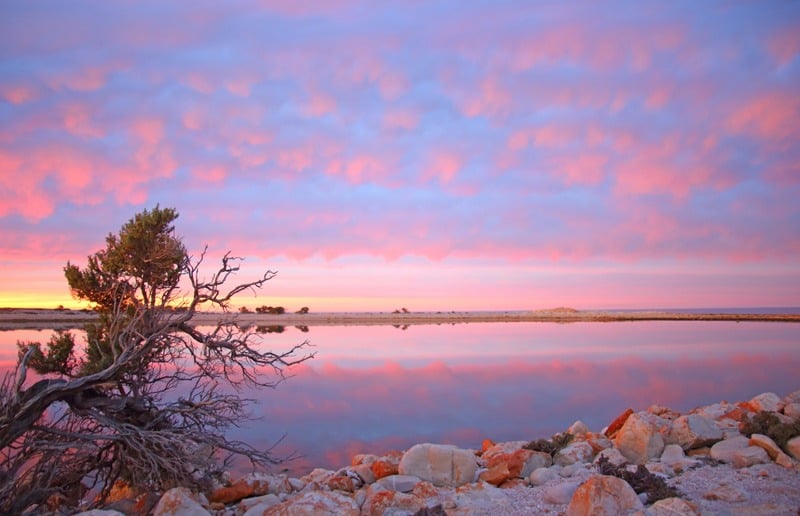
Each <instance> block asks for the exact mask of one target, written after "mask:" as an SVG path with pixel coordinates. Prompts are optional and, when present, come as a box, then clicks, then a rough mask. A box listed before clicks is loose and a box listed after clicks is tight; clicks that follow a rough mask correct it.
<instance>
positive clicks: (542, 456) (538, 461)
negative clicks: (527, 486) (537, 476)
mask: <svg viewBox="0 0 800 516" xmlns="http://www.w3.org/2000/svg"><path fill="white" fill-rule="evenodd" d="M552 464H553V457H551V456H550V454H549V453H545V452H539V451H531V454H530V455H529V456H528V459H527V460H526V461H525V464H524V465H523V466H522V471H521V472H520V474H519V476H520V477H522V478H526V477H528V476H530V474H531V473H533V471H534V470H537V469H539V468H548V467H550V466H552Z"/></svg>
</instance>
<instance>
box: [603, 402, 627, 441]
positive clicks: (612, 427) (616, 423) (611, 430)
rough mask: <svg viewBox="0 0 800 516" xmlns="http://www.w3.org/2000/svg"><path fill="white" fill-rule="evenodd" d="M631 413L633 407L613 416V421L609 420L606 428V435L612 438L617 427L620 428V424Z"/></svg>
mask: <svg viewBox="0 0 800 516" xmlns="http://www.w3.org/2000/svg"><path fill="white" fill-rule="evenodd" d="M631 414H633V409H631V408H629V409H626V410H625V412H623V413H622V414H620V415H619V416H617V417H616V418H614V421H612V422H611V424H610V425H608V427H607V428H606V431H605V434H606V436H607V437H609V438H611V439H613V438H614V436H615V435H617V432H619V429H620V428H622V425H624V424H625V422H626V421H627V420H628V418H629V417H630V416H631Z"/></svg>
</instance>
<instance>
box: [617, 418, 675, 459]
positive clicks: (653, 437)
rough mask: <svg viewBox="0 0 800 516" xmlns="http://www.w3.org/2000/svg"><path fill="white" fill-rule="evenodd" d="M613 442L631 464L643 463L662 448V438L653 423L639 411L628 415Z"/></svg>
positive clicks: (653, 456) (652, 457)
mask: <svg viewBox="0 0 800 516" xmlns="http://www.w3.org/2000/svg"><path fill="white" fill-rule="evenodd" d="M651 417H657V416H651ZM614 444H615V446H616V447H617V449H618V450H619V451H620V453H622V455H623V456H624V457H625V458H626V459H628V462H630V463H631V464H645V463H646V462H647V461H648V460H650V459H654V458H656V457H659V456H660V455H661V452H662V451H663V450H664V438H663V437H661V434H660V433H659V432H658V430H657V429H656V427H655V425H653V424H652V423H651V422H650V421H649V420H648V419H646V418H644V417H643V416H642V415H641V414H639V413H636V414H631V416H630V417H628V419H627V421H625V424H624V425H622V428H620V430H619V432H617V435H616V438H615V440H614Z"/></svg>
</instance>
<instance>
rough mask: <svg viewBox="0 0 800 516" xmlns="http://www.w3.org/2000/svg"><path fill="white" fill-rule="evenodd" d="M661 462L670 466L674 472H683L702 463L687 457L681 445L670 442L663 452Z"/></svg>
mask: <svg viewBox="0 0 800 516" xmlns="http://www.w3.org/2000/svg"><path fill="white" fill-rule="evenodd" d="M661 463H662V464H664V465H666V466H669V467H670V468H671V469H672V471H673V472H674V473H681V472H682V471H686V470H687V469H689V468H691V467H693V466H696V465H698V464H700V461H699V460H696V459H690V458H688V457H686V455H685V454H684V453H683V448H681V446H680V445H678V444H668V445H667V446H665V447H664V452H663V453H662V454H661Z"/></svg>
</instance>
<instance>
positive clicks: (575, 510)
mask: <svg viewBox="0 0 800 516" xmlns="http://www.w3.org/2000/svg"><path fill="white" fill-rule="evenodd" d="M635 511H644V505H643V504H642V501H641V500H640V499H639V497H638V496H636V492H635V491H634V490H633V488H632V487H631V486H630V485H629V484H628V483H627V482H625V481H624V480H622V479H621V478H617V477H611V476H606V475H596V476H594V477H591V478H590V479H589V480H587V481H586V482H584V483H583V484H581V486H580V487H578V489H577V490H576V491H575V494H573V495H572V499H571V500H570V502H569V506H568V507H567V516H584V515H586V514H591V515H593V516H606V515H607V516H611V515H618V514H630V513H633V512H635Z"/></svg>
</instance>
